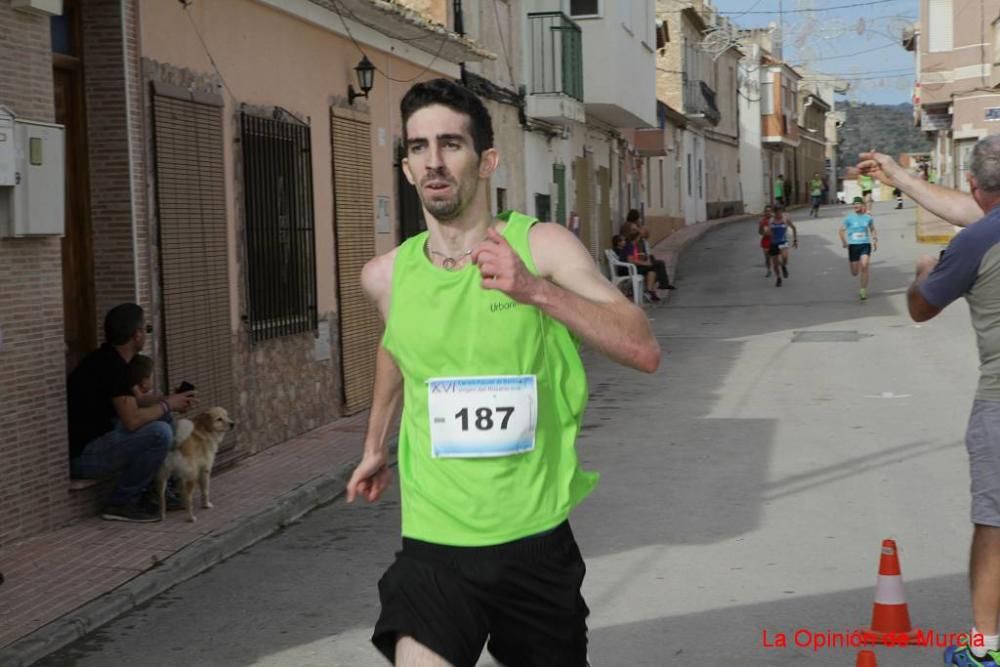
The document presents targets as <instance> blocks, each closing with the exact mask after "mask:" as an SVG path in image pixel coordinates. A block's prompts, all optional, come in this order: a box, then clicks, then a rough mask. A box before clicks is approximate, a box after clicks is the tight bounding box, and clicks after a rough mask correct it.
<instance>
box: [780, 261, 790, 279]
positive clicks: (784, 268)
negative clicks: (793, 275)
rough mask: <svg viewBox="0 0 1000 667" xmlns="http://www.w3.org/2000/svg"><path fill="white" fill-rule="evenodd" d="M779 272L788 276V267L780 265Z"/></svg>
mask: <svg viewBox="0 0 1000 667" xmlns="http://www.w3.org/2000/svg"><path fill="white" fill-rule="evenodd" d="M781 272H782V273H783V274H785V277H786V278H787V277H788V267H787V266H785V265H784V264H782V265H781Z"/></svg>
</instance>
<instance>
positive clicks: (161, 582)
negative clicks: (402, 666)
mask: <svg viewBox="0 0 1000 667" xmlns="http://www.w3.org/2000/svg"><path fill="white" fill-rule="evenodd" d="M754 217H755V216H750V215H739V216H731V217H728V218H721V219H719V220H710V221H708V222H704V223H699V224H696V225H689V226H687V227H684V228H682V229H680V230H678V231H676V232H674V233H673V234H671V235H670V236H668V237H667V238H665V239H663V240H662V241H660V242H659V243H658V244H656V246H655V247H654V252H655V253H656V255H657V256H658V257H659V258H661V259H663V260H664V261H665V262H666V264H667V270H668V271H669V272H670V275H671V276H672V277H674V279H676V265H677V262H678V260H679V258H680V254H681V252H682V251H683V250H684V248H685V247H686V246H687V245H688V244H690V243H691V242H692V241H694V240H695V239H697V238H699V237H701V236H702V235H703V234H705V233H706V232H707V231H709V230H710V229H713V228H715V227H718V226H720V225H724V224H728V223H733V222H740V221H743V220H749V219H751V218H754ZM367 416H368V415H367V412H365V413H362V414H359V415H354V416H353V417H348V418H345V419H341V420H339V421H336V422H334V423H332V424H328V425H326V426H323V427H321V428H318V429H316V430H314V431H311V432H309V433H306V434H304V435H301V436H299V437H297V438H293V439H292V440H289V441H287V442H284V443H282V444H280V445H277V446H275V447H272V448H270V449H268V450H265V451H264V452H261V453H260V454H257V455H256V456H253V457H250V458H249V459H246V460H245V461H243V462H242V463H240V464H239V465H237V466H235V467H233V468H232V469H230V470H226V471H224V472H222V473H220V474H219V475H218V476H217V477H214V478H213V479H212V502H213V504H214V505H215V507H214V508H213V509H211V510H198V511H197V517H198V521H197V522H196V523H194V524H190V523H188V522H187V521H186V520H185V516H186V514H185V513H184V512H172V513H170V514H168V515H167V520H166V522H165V523H154V524H128V523H118V522H109V521H103V520H101V519H100V518H99V517H97V516H94V517H91V518H88V519H82V520H80V521H77V522H75V523H73V524H71V525H68V526H66V527H63V528H60V529H58V530H55V531H52V532H50V533H45V534H43V535H39V536H37V537H35V538H32V539H29V540H27V541H25V542H22V543H19V544H16V545H12V546H9V547H6V548H4V549H0V572H2V573H3V574H4V577H5V578H6V582H5V583H4V584H3V585H0V619H2V621H0V667H26V666H27V665H30V664H32V663H33V662H35V661H37V660H40V659H41V658H43V657H44V656H46V655H48V654H50V653H52V652H54V651H56V650H58V649H59V648H61V647H63V646H65V645H66V644H69V643H71V642H73V641H75V640H77V639H79V638H81V637H83V636H84V635H86V634H87V633H89V632H92V631H93V630H96V629H97V628H99V627H100V626H101V625H103V624H105V623H107V622H108V621H110V620H112V619H113V618H115V617H117V616H119V615H121V614H123V613H125V612H127V611H129V610H130V609H133V608H135V607H137V606H139V605H141V604H143V603H145V602H147V601H149V600H150V599H151V598H153V597H155V596H156V595H159V594H160V593H162V592H164V591H166V590H167V589H169V588H171V587H173V586H175V585H177V584H179V583H181V582H182V581H185V580H187V579H190V578H191V577H194V576H196V575H198V574H199V573H201V572H203V571H205V570H207V569H208V568H210V567H212V566H213V565H215V564H217V563H219V562H220V561H222V560H225V559H226V558H228V557H229V556H232V555H233V554H235V553H237V552H239V551H241V550H242V549H245V548H247V547H249V546H250V545H252V544H254V543H255V542H258V541H259V540H261V539H263V538H265V537H267V536H268V535H270V534H272V533H273V532H275V531H277V530H279V529H280V528H282V527H283V526H285V525H288V524H289V523H291V522H293V521H295V520H296V519H297V518H298V517H300V516H302V515H303V514H305V513H307V512H308V511H310V510H312V509H314V508H315V507H317V506H319V505H322V504H324V503H328V502H330V501H332V500H334V499H335V498H337V497H338V496H340V495H341V494H342V493H343V491H344V487H345V485H346V482H347V479H348V476H349V475H350V472H351V470H352V469H353V466H354V463H355V462H356V461H357V460H358V456H359V453H360V452H361V445H362V438H363V437H364V431H365V426H366V423H367ZM196 495H197V494H196Z"/></svg>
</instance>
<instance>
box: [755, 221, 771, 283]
mask: <svg viewBox="0 0 1000 667" xmlns="http://www.w3.org/2000/svg"><path fill="white" fill-rule="evenodd" d="M772 215H774V210H773V209H772V208H771V207H770V206H765V207H764V215H763V217H761V219H760V222H758V223H757V234H758V235H760V249H761V250H763V251H764V268H765V269H767V275H766V276H764V277H765V278H770V277H771V253H770V252H769V251H770V249H771V232H770V231H769V227H770V225H771V216H772Z"/></svg>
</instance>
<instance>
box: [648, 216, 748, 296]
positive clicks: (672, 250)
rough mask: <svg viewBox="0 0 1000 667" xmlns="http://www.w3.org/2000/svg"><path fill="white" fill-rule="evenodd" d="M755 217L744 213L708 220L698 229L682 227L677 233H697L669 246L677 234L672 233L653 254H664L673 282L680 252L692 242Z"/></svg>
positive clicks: (657, 246) (656, 246)
mask: <svg viewBox="0 0 1000 667" xmlns="http://www.w3.org/2000/svg"><path fill="white" fill-rule="evenodd" d="M756 217H758V215H757V214H753V213H746V214H743V215H738V216H731V217H729V218H722V219H717V220H709V221H707V222H703V223H698V224H700V225H702V226H701V227H700V228H698V225H690V226H688V227H682V228H681V229H679V230H677V231H678V232H679V231H682V230H684V229H697V231H696V232H689V233H688V234H685V235H684V237H685V238H683V239H680V240H679V241H677V242H676V244H671V243H670V239H671V237H673V236H676V235H677V232H674V233H673V234H671V235H670V236H668V237H666V238H664V239H663V240H662V241H660V242H659V243H657V244H656V245H655V246H653V253H654V254H657V255H659V254H660V253H664V254H666V257H665V258H664V263H665V264H666V265H667V273H668V274H669V275H670V280H671V282H673V281H675V280H677V264H678V263H679V260H680V255H681V252H682V251H683V250H684V249H685V248H687V247H688V246H689V245H691V243H692V242H694V241H697V240H698V239H700V238H701V237H703V236H704V235H705V234H707V233H709V232H711V231H712V230H714V229H718V228H719V227H725V226H728V225H731V224H735V223H737V222H746V221H747V220H753V219H754V218H756Z"/></svg>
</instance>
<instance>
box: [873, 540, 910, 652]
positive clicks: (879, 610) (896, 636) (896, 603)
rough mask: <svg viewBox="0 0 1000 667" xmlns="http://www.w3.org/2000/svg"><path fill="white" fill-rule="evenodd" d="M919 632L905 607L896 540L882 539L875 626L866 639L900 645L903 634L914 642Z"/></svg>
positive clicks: (876, 588)
mask: <svg viewBox="0 0 1000 667" xmlns="http://www.w3.org/2000/svg"><path fill="white" fill-rule="evenodd" d="M916 634H917V633H916V631H914V630H913V628H912V627H911V626H910V612H909V610H908V609H907V607H906V596H905V595H903V575H902V573H901V572H900V569H899V555H898V554H897V551H896V542H895V540H882V558H881V559H880V560H879V564H878V581H877V582H876V584H875V606H874V608H873V609H872V625H871V628H870V629H869V630H865V631H864V636H865V639H867V640H869V641H874V642H878V643H880V644H883V643H890V644H901V643H902V642H903V641H904V637H905V638H907V639H909V640H910V641H912V640H914V639H916ZM859 659H860V657H859ZM859 664H860V663H859Z"/></svg>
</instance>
